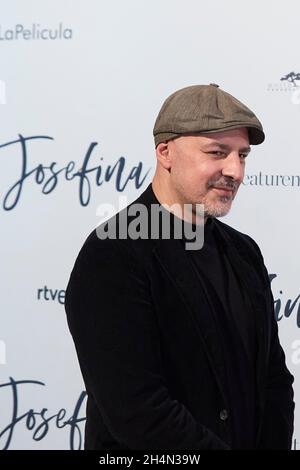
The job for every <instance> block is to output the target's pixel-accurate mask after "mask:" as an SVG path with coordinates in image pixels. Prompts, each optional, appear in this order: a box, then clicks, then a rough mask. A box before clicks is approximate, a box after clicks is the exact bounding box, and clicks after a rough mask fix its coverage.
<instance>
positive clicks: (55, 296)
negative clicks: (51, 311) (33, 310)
mask: <svg viewBox="0 0 300 470" xmlns="http://www.w3.org/2000/svg"><path fill="white" fill-rule="evenodd" d="M65 294H66V291H65V290H63V289H60V290H59V289H52V288H51V287H50V288H48V287H47V286H44V287H42V288H39V289H38V290H37V300H46V301H47V302H49V301H51V302H58V303H59V304H61V305H64V303H65Z"/></svg>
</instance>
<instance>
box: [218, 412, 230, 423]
mask: <svg viewBox="0 0 300 470" xmlns="http://www.w3.org/2000/svg"><path fill="white" fill-rule="evenodd" d="M219 416H220V419H221V420H222V421H226V420H227V419H228V411H227V410H221V411H220V415H219Z"/></svg>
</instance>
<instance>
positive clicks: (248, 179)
mask: <svg viewBox="0 0 300 470" xmlns="http://www.w3.org/2000/svg"><path fill="white" fill-rule="evenodd" d="M243 185H244V186H264V187H266V188H267V187H268V186H269V187H270V186H271V187H275V186H276V187H278V186H281V187H289V188H294V187H297V188H299V186H300V175H271V174H267V173H263V172H261V171H259V172H258V173H254V174H252V175H250V174H246V175H245V177H244V180H243Z"/></svg>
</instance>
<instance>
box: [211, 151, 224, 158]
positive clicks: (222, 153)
mask: <svg viewBox="0 0 300 470" xmlns="http://www.w3.org/2000/svg"><path fill="white" fill-rule="evenodd" d="M209 153H211V154H212V155H216V156H217V157H223V156H224V155H225V152H221V151H220V150H215V151H213V152H209Z"/></svg>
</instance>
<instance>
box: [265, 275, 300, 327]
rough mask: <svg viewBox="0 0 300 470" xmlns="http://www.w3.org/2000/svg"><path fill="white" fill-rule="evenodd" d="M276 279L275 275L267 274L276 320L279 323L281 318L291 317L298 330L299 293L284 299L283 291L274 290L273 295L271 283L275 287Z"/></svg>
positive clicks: (299, 319) (299, 320)
mask: <svg viewBox="0 0 300 470" xmlns="http://www.w3.org/2000/svg"><path fill="white" fill-rule="evenodd" d="M276 278H277V274H269V279H270V282H271V287H272V291H273V296H274V310H275V317H276V320H277V321H278V322H279V321H280V320H282V319H283V318H289V317H291V316H294V318H295V321H296V325H297V327H298V328H300V293H299V294H298V295H297V296H296V297H294V298H285V294H284V292H283V290H282V289H279V291H278V290H276V294H275V289H274V287H273V285H272V283H274V284H275V285H276V282H277V280H276ZM277 292H279V293H277ZM276 296H277V298H276Z"/></svg>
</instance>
